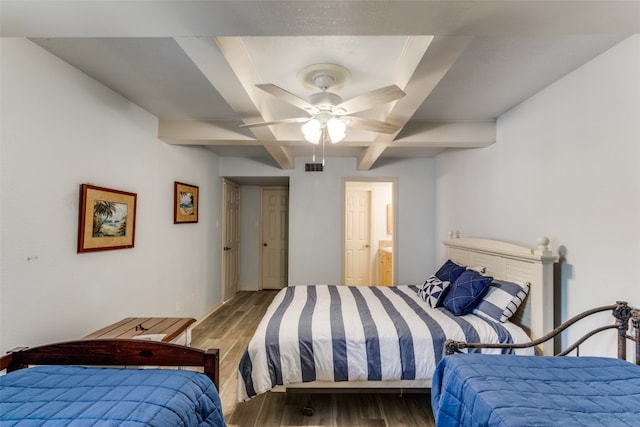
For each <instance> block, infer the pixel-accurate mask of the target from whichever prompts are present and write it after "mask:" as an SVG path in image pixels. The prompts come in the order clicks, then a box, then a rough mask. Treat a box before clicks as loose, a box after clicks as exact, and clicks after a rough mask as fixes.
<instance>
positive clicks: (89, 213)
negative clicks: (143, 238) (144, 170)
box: [78, 184, 137, 253]
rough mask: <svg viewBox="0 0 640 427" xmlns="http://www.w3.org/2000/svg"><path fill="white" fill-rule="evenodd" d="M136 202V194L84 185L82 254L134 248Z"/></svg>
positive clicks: (81, 218) (81, 194) (81, 197)
mask: <svg viewBox="0 0 640 427" xmlns="http://www.w3.org/2000/svg"><path fill="white" fill-rule="evenodd" d="M136 200H137V195H136V194H135V193H128V192H126V191H120V190H113V189H110V188H104V187H97V186H95V185H90V184H81V185H80V220H79V227H78V253H80V252H93V251H105V250H109V249H125V248H132V247H133V245H134V242H135V228H136Z"/></svg>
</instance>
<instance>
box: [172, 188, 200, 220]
mask: <svg viewBox="0 0 640 427" xmlns="http://www.w3.org/2000/svg"><path fill="white" fill-rule="evenodd" d="M173 184H174V185H173V192H174V195H173V223H174V224H185V223H189V222H198V201H199V200H198V187H196V186H195V185H190V184H185V183H183V182H174V183H173Z"/></svg>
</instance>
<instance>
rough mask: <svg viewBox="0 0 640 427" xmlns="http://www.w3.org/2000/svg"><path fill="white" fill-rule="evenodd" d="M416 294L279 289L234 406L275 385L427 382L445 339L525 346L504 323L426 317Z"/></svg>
mask: <svg viewBox="0 0 640 427" xmlns="http://www.w3.org/2000/svg"><path fill="white" fill-rule="evenodd" d="M417 290H418V288H417V287H416V286H393V287H354V286H335V285H308V286H290V287H287V288H284V289H282V290H281V291H280V292H279V293H278V294H277V295H276V297H275V298H274V300H273V302H272V303H271V305H270V306H269V308H268V309H267V312H266V313H265V316H264V317H263V319H262V321H261V322H260V324H259V325H258V328H257V329H256V332H255V334H254V336H253V338H252V339H251V341H250V342H249V345H248V348H247V350H246V351H245V353H244V355H243V356H242V359H241V360H240V365H239V367H238V400H239V401H245V400H248V399H250V398H251V397H254V396H256V395H258V394H261V393H264V392H266V391H269V390H271V389H272V388H273V387H275V386H276V385H289V384H297V383H302V382H310V381H332V382H344V381H389V380H430V379H431V378H432V376H433V373H434V371H435V368H436V365H437V363H438V362H439V361H440V359H442V357H443V355H444V343H445V341H446V340H447V339H455V340H460V341H467V342H479V341H481V342H487V343H498V342H501V343H512V342H516V343H517V342H527V341H529V337H528V336H527V334H526V333H525V332H524V331H523V330H522V329H521V328H519V327H518V326H516V325H514V324H512V323H509V322H505V323H497V322H491V321H487V320H483V319H482V318H481V317H478V316H476V315H473V314H468V315H465V316H454V315H453V314H451V313H450V312H448V311H447V310H446V309H444V308H436V309H433V308H431V307H429V305H428V304H427V303H426V302H425V301H423V300H422V299H421V298H420V297H419V296H418V295H417ZM483 352H486V353H490V352H494V353H495V352H500V350H491V349H488V350H483ZM523 354H532V353H531V350H524V351H523ZM380 387H381V388H384V383H380Z"/></svg>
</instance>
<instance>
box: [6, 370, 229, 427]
mask: <svg viewBox="0 0 640 427" xmlns="http://www.w3.org/2000/svg"><path fill="white" fill-rule="evenodd" d="M0 390H1V391H0V394H1V395H2V397H1V399H0V425H2V426H11V425H17V426H23V425H24V426H26V425H40V423H44V424H45V425H52V426H53V425H59V426H67V425H92V426H116V425H128V426H224V425H225V424H224V420H223V416H222V406H221V404H220V397H219V396H218V393H217V391H216V389H215V387H214V385H213V383H212V382H211V380H210V379H209V378H207V377H206V376H205V375H204V374H202V373H199V372H193V371H186V370H169V369H115V368H84V367H78V366H57V365H56V366H36V367H33V368H29V369H21V370H18V371H16V372H12V373H11V374H8V375H4V376H2V377H0Z"/></svg>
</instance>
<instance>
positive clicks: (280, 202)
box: [262, 188, 289, 289]
mask: <svg viewBox="0 0 640 427" xmlns="http://www.w3.org/2000/svg"><path fill="white" fill-rule="evenodd" d="M288 262H289V190H288V189H286V188H263V189H262V289H282V288H284V287H285V286H287V283H288V276H289V275H288V272H289V270H288Z"/></svg>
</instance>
